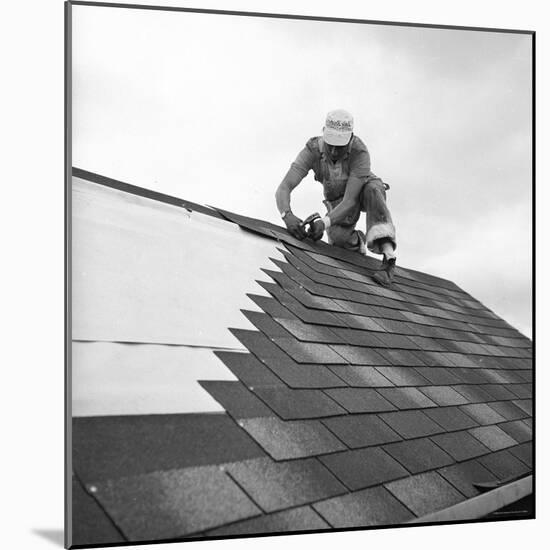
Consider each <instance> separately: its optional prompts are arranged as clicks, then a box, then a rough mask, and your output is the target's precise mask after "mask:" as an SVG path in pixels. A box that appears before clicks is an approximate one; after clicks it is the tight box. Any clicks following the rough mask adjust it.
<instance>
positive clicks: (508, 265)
mask: <svg viewBox="0 0 550 550" xmlns="http://www.w3.org/2000/svg"><path fill="white" fill-rule="evenodd" d="M335 108H345V109H347V110H349V111H350V112H351V113H352V114H353V115H354V117H355V132H356V134H357V135H359V136H360V137H361V138H362V139H363V141H365V143H366V144H367V147H368V148H369V151H370V153H371V160H372V168H373V171H374V172H375V173H376V174H377V175H378V176H380V177H382V178H383V179H384V180H385V181H387V182H388V183H389V184H390V185H391V190H390V191H389V195H388V201H389V205H390V208H391V211H392V214H393V217H394V221H395V224H396V227H397V233H398V243H399V245H398V261H399V263H400V264H401V265H403V266H405V267H411V268H414V269H419V270H422V271H427V272H429V273H432V274H436V275H440V276H442V277H445V278H448V279H451V280H453V281H455V282H456V283H457V284H458V285H460V286H461V287H462V288H463V289H464V290H466V291H467V292H469V293H471V294H472V295H473V296H474V297H476V298H477V299H479V300H481V301H482V302H483V303H484V304H485V305H486V306H488V307H489V308H491V309H492V310H493V311H495V312H496V313H497V314H498V315H501V316H502V317H503V318H504V319H506V320H507V321H508V322H510V323H511V324H512V325H513V326H515V327H516V328H518V329H519V330H520V331H521V332H523V333H524V334H526V335H528V336H531V38H530V37H529V36H527V35H520V34H507V33H486V32H477V31H456V30H438V29H424V28H408V27H397V26H380V25H366V24H350V23H334V22H319V21H299V20H282V19H270V18H248V17H237V16H227V15H209V14H191V13H175V12H160V11H146V10H130V9H113V8H98V7H88V6H73V165H74V166H77V167H79V168H84V169H86V170H90V171H93V172H97V173H100V174H103V175H106V176H109V177H112V178H116V179H120V180H123V181H126V182H129V183H133V184H136V185H141V186H144V187H147V188H152V189H156V190H159V191H162V192H164V193H168V194H171V195H175V196H178V197H181V198H185V199H188V200H191V201H195V202H199V203H203V204H210V205H214V206H220V207H223V208H226V209H228V210H233V211H235V212H238V213H242V214H246V215H250V216H254V217H258V218H262V219H267V220H270V221H273V222H276V223H280V219H279V217H278V212H277V209H276V207H275V201H274V192H275V189H276V187H277V185H278V184H279V182H280V181H281V179H282V177H283V176H284V174H285V173H286V170H287V169H288V167H289V165H290V163H291V162H292V160H293V159H294V158H295V156H296V155H297V153H298V152H299V151H300V149H301V148H302V147H303V145H304V144H305V142H306V140H307V139H308V138H309V137H311V136H313V135H318V134H319V133H320V132H321V129H322V126H323V122H324V117H325V114H326V112H327V111H328V110H331V109H335ZM321 200H322V192H321V186H320V184H318V183H317V182H315V181H314V180H313V177H312V175H310V176H308V178H306V179H305V180H304V182H303V183H302V184H301V186H300V187H299V188H298V189H297V190H296V192H295V193H294V194H293V201H292V207H293V210H294V211H295V212H296V213H297V214H298V215H300V216H303V217H305V216H307V215H308V214H310V213H312V212H314V211H320V212H322V211H323V210H322V204H321ZM360 224H362V225H364V220H361V221H360Z"/></svg>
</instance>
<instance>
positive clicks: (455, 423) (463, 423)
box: [424, 407, 478, 432]
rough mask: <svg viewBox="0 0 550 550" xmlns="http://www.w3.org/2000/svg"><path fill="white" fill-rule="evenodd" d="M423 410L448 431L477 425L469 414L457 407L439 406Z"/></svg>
mask: <svg viewBox="0 0 550 550" xmlns="http://www.w3.org/2000/svg"><path fill="white" fill-rule="evenodd" d="M424 412H425V413H426V414H427V415H428V416H429V417H430V418H431V419H432V420H433V421H435V422H437V423H438V424H439V425H440V426H441V427H442V428H444V429H445V430H446V431H449V432H451V431H456V430H465V429H467V428H474V427H476V426H478V423H477V422H476V421H475V420H474V419H473V418H472V417H471V416H468V415H467V414H466V413H464V412H462V411H461V410H460V409H459V408H458V407H440V408H437V409H429V410H426V411H424Z"/></svg>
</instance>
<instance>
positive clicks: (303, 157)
mask: <svg viewBox="0 0 550 550" xmlns="http://www.w3.org/2000/svg"><path fill="white" fill-rule="evenodd" d="M313 160H314V155H313V153H312V151H310V150H309V149H308V147H304V148H303V149H302V150H301V151H300V153H298V156H297V157H296V160H295V161H294V162H293V163H292V164H291V165H290V168H289V169H288V172H287V173H286V176H285V177H284V179H283V183H287V184H288V185H290V187H291V188H293V187H296V185H298V184H299V183H300V182H301V181H302V180H303V179H304V178H305V177H306V176H307V173H308V172H309V171H310V170H311V169H312V168H313Z"/></svg>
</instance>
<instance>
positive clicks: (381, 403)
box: [325, 388, 395, 413]
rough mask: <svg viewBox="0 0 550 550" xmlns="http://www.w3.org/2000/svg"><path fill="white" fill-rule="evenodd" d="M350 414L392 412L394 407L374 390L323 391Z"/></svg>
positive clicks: (344, 389)
mask: <svg viewBox="0 0 550 550" xmlns="http://www.w3.org/2000/svg"><path fill="white" fill-rule="evenodd" d="M325 392H326V393H327V395H329V396H330V397H332V399H334V400H335V401H337V402H338V403H339V404H340V405H341V406H342V407H344V409H346V410H347V411H349V412H350V413H363V412H380V411H392V410H394V409H395V407H394V406H393V405H392V404H391V403H390V402H389V401H386V399H384V398H383V397H382V396H381V395H380V394H379V393H377V392H376V390H373V389H369V388H335V389H330V390H325Z"/></svg>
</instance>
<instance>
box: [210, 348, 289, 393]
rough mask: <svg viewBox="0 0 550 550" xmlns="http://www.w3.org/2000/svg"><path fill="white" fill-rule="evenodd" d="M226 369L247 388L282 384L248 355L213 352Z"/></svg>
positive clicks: (231, 352)
mask: <svg viewBox="0 0 550 550" xmlns="http://www.w3.org/2000/svg"><path fill="white" fill-rule="evenodd" d="M214 353H215V354H216V355H217V356H218V357H219V358H220V359H221V360H222V361H223V363H224V364H225V366H226V367H228V368H229V370H230V371H231V372H232V373H233V374H234V375H235V376H236V377H237V378H238V379H239V380H241V381H242V382H243V383H244V384H246V385H247V386H281V385H284V384H283V382H282V381H281V380H280V379H279V378H277V377H276V376H275V375H274V374H273V373H272V372H271V371H270V370H269V369H268V368H267V367H265V366H264V365H262V363H261V362H260V361H259V360H258V359H256V357H254V356H253V355H252V354H250V353H237V352H233V351H215V352H214Z"/></svg>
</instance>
